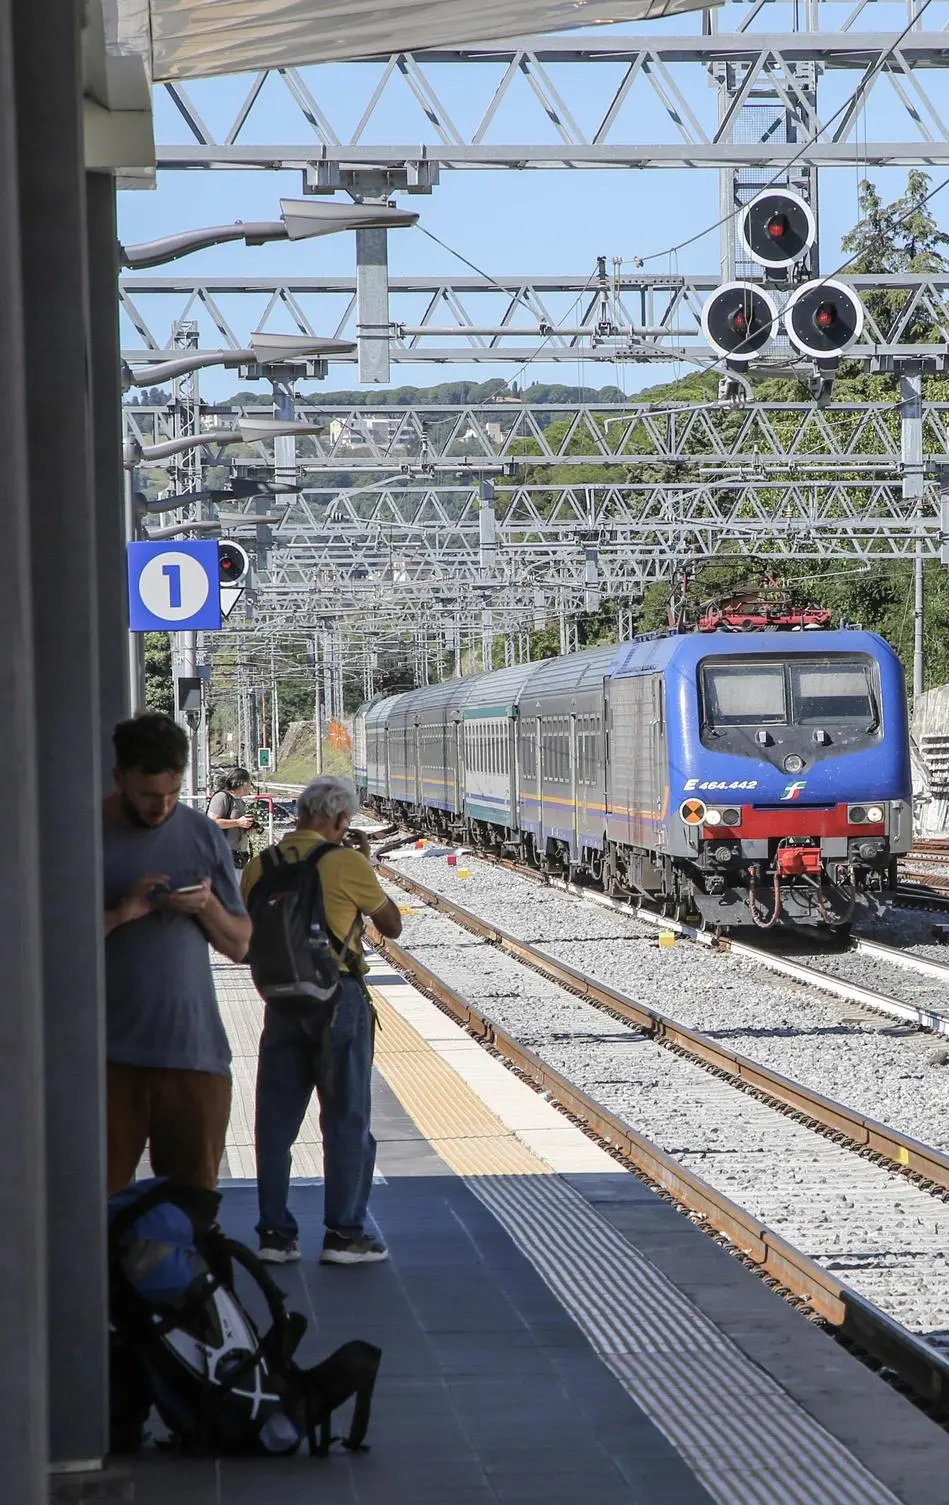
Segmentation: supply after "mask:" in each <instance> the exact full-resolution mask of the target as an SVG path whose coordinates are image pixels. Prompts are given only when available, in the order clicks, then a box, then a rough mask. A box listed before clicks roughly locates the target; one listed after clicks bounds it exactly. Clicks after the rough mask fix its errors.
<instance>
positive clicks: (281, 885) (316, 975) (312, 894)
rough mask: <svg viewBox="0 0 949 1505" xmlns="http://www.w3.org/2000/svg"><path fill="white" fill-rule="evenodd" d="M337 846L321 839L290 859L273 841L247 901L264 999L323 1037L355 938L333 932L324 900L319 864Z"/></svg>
mask: <svg viewBox="0 0 949 1505" xmlns="http://www.w3.org/2000/svg"><path fill="white" fill-rule="evenodd" d="M338 850H339V848H338V847H337V846H335V845H334V843H333V842H331V841H326V842H321V843H320V845H319V846H318V847H315V848H314V850H313V851H312V852H309V853H308V854H307V855H306V857H304V858H302V859H301V860H300V861H298V862H288V861H287V859H286V857H285V856H284V854H283V853H282V852H281V851H280V849H279V847H268V848H267V850H266V851H265V852H262V853H261V857H260V862H261V873H260V877H259V878H258V880H257V882H256V883H255V884H254V887H253V888H252V889H251V893H250V899H249V901H248V906H247V907H248V912H249V914H250V918H251V922H252V924H253V933H252V935H251V942H250V950H249V951H248V953H247V960H248V962H249V963H250V970H251V976H252V977H253V979H254V986H255V987H256V989H257V991H258V993H259V994H260V996H261V997H262V998H263V999H264V1001H265V1003H268V1004H269V1005H270V1006H271V1008H274V1009H277V1010H278V1011H279V1012H281V1013H287V1014H290V1015H292V1016H293V1017H294V1018H296V1019H298V1020H299V1021H300V1023H301V1025H302V1026H303V1028H304V1030H305V1032H306V1033H307V1035H309V1036H310V1037H311V1038H312V1039H313V1040H315V1041H318V1042H321V1041H322V1039H323V1037H324V1034H325V1032H326V1031H327V1030H328V1029H329V1027H330V1025H331V1024H332V1022H333V1018H334V1016H335V1013H336V1004H337V1000H338V998H339V990H340V981H341V979H340V966H341V961H342V960H343V958H344V956H345V952H346V948H347V947H348V945H349V941H350V939H351V935H350V936H347V937H346V940H345V942H341V941H339V940H338V939H337V937H336V936H334V935H333V933H332V931H331V930H330V928H329V926H328V925H327V923H326V911H325V908H324V905H323V885H322V883H321V882H320V875H319V864H320V862H321V861H322V859H323V858H324V857H325V856H326V854H327V852H335V851H338ZM357 923H358V921H357Z"/></svg>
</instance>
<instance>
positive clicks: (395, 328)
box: [120, 271, 949, 366]
mask: <svg viewBox="0 0 949 1505" xmlns="http://www.w3.org/2000/svg"><path fill="white" fill-rule="evenodd" d="M844 276H845V277H846V281H847V282H848V283H849V284H850V285H852V286H853V287H854V288H855V289H856V290H857V292H858V293H859V294H860V296H861V298H862V300H863V302H864V307H865V310H866V315H867V317H866V328H865V332H864V335H863V337H862V339H861V343H860V345H859V346H856V345H855V346H853V347H852V348H851V350H850V351H849V352H848V354H849V355H850V356H851V357H852V358H872V357H873V356H874V355H875V354H886V355H887V356H890V357H893V356H898V355H912V354H918V355H923V354H925V353H926V351H927V350H930V351H932V352H933V353H938V354H945V351H946V349H947V348H949V297H947V295H949V275H945V274H943V275H939V276H925V275H918V276H911V275H905V276H904V275H900V276H895V275H893V276H890V275H879V276H854V277H850V276H847V275H846V273H844ZM720 284H721V277H720V275H719V274H718V273H712V274H709V275H708V276H703V275H683V276H671V275H666V276H663V275H661V274H649V273H641V274H633V273H626V272H620V271H615V272H610V273H608V274H607V275H605V276H604V277H599V276H598V275H597V273H596V272H595V271H594V272H593V273H592V274H590V275H588V276H587V277H585V278H584V277H582V276H563V277H497V278H490V279H488V278H482V277H457V278H449V277H436V278H431V277H393V278H391V279H390V287H389V299H390V316H391V321H392V322H391V337H390V342H389V348H390V354H391V358H392V359H393V360H394V361H400V362H407V363H412V362H424V363H426V364H428V363H431V362H433V361H435V362H438V361H445V362H453V361H462V362H465V363H468V364H470V363H472V362H488V363H490V364H492V365H495V364H497V363H498V362H516V363H518V364H524V363H529V362H533V361H535V360H541V361H543V362H544V363H546V362H548V361H571V362H576V361H577V360H589V361H606V362H609V363H612V362H616V361H623V360H627V361H634V362H640V361H651V360H658V361H671V360H686V361H690V362H693V363H694V364H695V365H698V366H703V365H710V364H712V363H713V362H714V360H715V358H714V356H713V355H712V353H711V352H710V350H709V348H708V345H707V343H706V342H705V339H704V337H703V334H702V330H701V313H702V305H703V304H704V303H705V301H706V299H707V298H708V297H709V296H710V295H711V293H712V292H713V291H714V290H715V288H717V287H718V286H720ZM120 313H121V317H122V323H123V330H122V340H123V345H124V347H125V348H124V349H123V355H124V358H125V359H126V360H127V361H128V362H129V363H130V364H133V365H137V366H141V365H142V364H143V363H145V362H147V361H148V360H154V361H155V362H158V361H161V360H167V359H171V358H172V355H173V354H174V353H176V352H175V351H174V347H173V346H172V344H171V337H172V329H173V327H174V326H175V325H176V324H180V323H182V322H186V321H192V322H195V323H196V324H197V326H198V328H199V329H200V331H201V343H202V347H205V346H206V347H208V348H209V349H215V348H218V347H219V348H220V349H221V350H222V351H233V350H244V349H246V348H247V346H248V341H249V339H250V336H251V333H260V332H270V333H291V332H292V333H297V334H301V335H306V336H310V337H315V336H316V335H331V336H332V337H333V338H335V339H352V340H354V339H356V338H357V336H358V334H359V330H358V327H357V303H356V282H355V279H353V278H346V277H334V278H323V279H319V280H316V279H301V278H286V279H272V278H264V277H257V278H235V277H224V278H201V279H194V278H188V279H184V278H180V277H126V278H123V280H122V283H121V288H120ZM169 314H171V323H170V324H169V325H168V326H167V329H166V327H165V326H164V324H162V325H159V324H158V322H157V321H158V319H159V318H161V319H162V320H163V321H164V320H167V319H168V318H169ZM921 326H922V327H924V328H925V329H926V331H927V337H928V339H929V341H931V343H930V344H927V345H922V346H921V345H920V343H919V342H918V331H919V328H920V327H921ZM133 339H134V340H136V343H134V344H133V343H132V340H133ZM178 353H180V352H178ZM792 354H793V352H791V351H790V348H789V346H788V343H787V340H786V338H785V337H784V336H783V335H782V333H781V331H780V330H778V331H776V345H775V349H774V351H773V353H772V354H771V355H769V356H767V357H766V358H765V359H764V360H763V361H762V362H761V363H759V364H760V365H766V364H767V363H768V361H769V360H770V361H772V362H775V361H776V362H778V363H779V364H783V365H785V366H786V365H787V364H788V363H789V361H790V360H791V356H792ZM353 359H354V357H353V356H352V355H342V356H338V357H336V356H331V357H330V360H333V361H337V360H338V361H343V362H349V361H352V360H353Z"/></svg>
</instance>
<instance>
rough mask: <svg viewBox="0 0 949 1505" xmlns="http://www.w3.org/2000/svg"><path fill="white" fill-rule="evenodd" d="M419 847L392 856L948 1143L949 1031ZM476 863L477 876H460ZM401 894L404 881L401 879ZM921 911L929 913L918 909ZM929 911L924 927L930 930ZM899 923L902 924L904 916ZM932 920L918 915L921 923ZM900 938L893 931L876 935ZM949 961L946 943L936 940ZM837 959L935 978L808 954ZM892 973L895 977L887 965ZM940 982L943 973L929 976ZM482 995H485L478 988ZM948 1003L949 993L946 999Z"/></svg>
mask: <svg viewBox="0 0 949 1505" xmlns="http://www.w3.org/2000/svg"><path fill="white" fill-rule="evenodd" d="M429 851H430V852H431V853H432V855H431V856H426V855H425V854H421V853H417V852H415V851H414V850H413V851H409V852H407V853H405V854H401V853H400V854H396V855H395V861H393V859H392V858H389V859H387V860H389V861H393V866H395V867H398V868H399V869H400V870H403V871H405V873H406V875H407V876H409V877H415V878H417V879H418V881H419V882H420V883H424V884H426V885H427V886H428V887H430V888H432V889H434V890H436V891H437V892H438V893H443V894H445V895H446V896H447V897H449V898H451V899H452V900H454V901H455V902H456V903H458V904H461V905H463V906H464V907H465V908H467V909H470V910H472V912H473V913H475V914H478V915H479V916H482V917H483V918H484V919H486V920H489V921H490V922H492V923H494V924H496V925H498V926H500V927H502V928H503V929H505V930H507V931H509V932H510V933H511V934H512V935H515V936H517V937H519V938H520V939H522V940H527V941H531V942H533V943H534V944H536V945H539V946H542V947H543V948H544V949H545V950H547V951H549V952H550V953H551V954H552V955H554V956H556V957H558V958H560V959H562V960H564V961H567V962H569V963H570V965H571V966H574V967H577V968H578V969H580V970H581V971H584V972H589V973H590V975H591V976H593V977H596V978H597V979H598V980H599V981H602V982H605V983H606V984H608V985H609V986H610V987H614V988H616V989H618V990H619V991H621V992H624V993H627V994H629V995H630V996H631V997H632V998H634V999H636V1001H637V1002H641V1003H644V1004H645V1005H646V1006H647V1007H649V1008H653V1009H656V1010H659V1011H660V1012H662V1013H665V1014H669V1015H671V1016H672V1018H674V1019H676V1020H678V1021H679V1022H680V1023H682V1024H684V1025H686V1026H688V1027H689V1028H691V1029H700V1030H702V1031H704V1032H705V1033H706V1034H709V1035H711V1036H712V1038H714V1039H716V1040H718V1041H720V1042H721V1043H722V1044H724V1045H727V1046H728V1047H729V1049H732V1050H735V1051H739V1052H741V1053H742V1054H744V1055H747V1056H750V1057H751V1058H752V1059H753V1060H755V1061H760V1062H761V1063H762V1064H764V1065H766V1066H770V1067H771V1068H772V1069H773V1070H775V1071H779V1072H781V1073H783V1075H785V1076H789V1077H792V1078H794V1079H795V1080H796V1081H800V1082H803V1083H805V1084H806V1085H807V1086H809V1087H811V1088H813V1089H814V1090H815V1091H817V1092H821V1093H823V1094H824V1095H825V1096H827V1097H831V1098H835V1099H837V1100H838V1101H841V1102H844V1103H846V1104H847V1106H848V1107H851V1108H853V1109H855V1110H857V1111H858V1112H861V1113H866V1114H869V1115H871V1116H872V1117H874V1118H877V1119H881V1120H883V1121H884V1122H885V1123H888V1124H892V1125H893V1127H894V1128H898V1129H901V1130H902V1131H903V1132H904V1133H906V1134H910V1135H912V1136H913V1137H914V1138H916V1139H920V1140H923V1141H924V1142H925V1143H927V1144H932V1145H935V1146H936V1147H937V1148H939V1149H943V1150H946V1151H949V1041H946V1040H945V1039H944V1038H942V1037H940V1036H935V1035H931V1034H928V1033H926V1032H924V1031H919V1030H916V1029H915V1027H913V1026H911V1025H904V1024H901V1023H899V1022H897V1021H895V1020H888V1019H885V1018H883V1017H882V1016H880V1015H878V1014H875V1013H872V1012H871V1011H870V1010H868V1009H864V1008H861V1007H860V1006H859V1005H856V1004H850V1003H845V1002H843V1001H842V1000H840V999H835V998H833V997H831V996H829V995H828V994H825V993H821V992H818V991H817V990H816V989H812V988H807V987H804V986H803V985H800V984H794V983H785V982H782V981H781V979H780V978H778V977H776V976H775V974H774V973H770V972H767V971H765V970H764V969H763V968H762V967H758V966H756V965H755V964H754V963H753V962H749V961H745V960H744V959H742V958H740V957H736V956H731V955H729V954H728V953H727V952H721V953H712V952H710V951H709V950H708V949H707V948H706V947H704V946H700V945H696V944H693V943H690V942H688V941H683V940H680V941H677V942H676V944H675V945H674V946H673V947H672V948H670V949H668V950H666V949H660V948H659V946H658V944H657V939H656V930H655V928H654V927H653V926H647V925H645V924H643V923H641V922H637V921H636V920H635V919H634V918H633V917H632V916H627V915H623V914H619V913H617V912H615V911H613V910H610V909H607V908H604V907H603V906H602V905H596V904H592V903H584V902H582V901H581V900H579V899H577V898H575V897H572V896H571V895H568V894H563V893H559V892H558V891H557V890H556V889H551V888H546V887H543V886H542V885H540V884H538V883H535V882H534V881H532V880H531V879H529V878H526V877H522V876H520V875H519V874H517V873H512V872H510V871H506V870H504V869H501V868H497V867H493V866H491V865H490V864H487V863H483V862H479V861H478V860H477V859H476V858H474V857H468V856H464V857H459V859H458V864H459V865H458V867H457V868H452V867H449V866H448V865H447V863H446V861H445V858H444V856H437V855H434V854H435V852H437V851H438V849H437V848H430V849H429ZM460 870H466V871H467V872H468V874H469V876H468V877H467V878H466V879H465V878H461V877H459V876H458V874H459V871H460ZM393 893H394V894H397V895H398V896H399V902H400V903H404V902H407V901H408V899H407V895H406V894H405V893H404V891H400V890H395V889H394V890H393ZM911 918H912V919H914V920H915V919H922V918H923V917H921V916H920V917H917V916H915V915H911ZM931 924H932V922H931V920H930V921H929V928H928V931H926V933H931ZM894 928H895V927H894ZM924 930H925V927H924V926H923V925H921V926H919V933H923V932H924ZM875 938H878V939H881V940H884V939H885V940H887V941H889V942H890V943H891V944H892V943H894V940H895V936H894V934H893V933H891V934H889V935H886V936H884V935H882V934H875ZM929 949H931V950H932V951H934V952H935V953H937V954H936V957H935V959H936V960H939V961H946V960H947V952H946V949H945V948H942V947H939V946H935V947H932V948H929ZM800 959H801V960H805V961H807V963H808V964H809V965H813V966H822V967H825V966H828V964H829V963H830V964H832V965H833V967H834V969H835V970H836V968H837V967H838V966H839V967H840V971H841V974H842V975H846V976H847V977H848V978H853V980H855V981H856V980H858V978H857V976H856V975H855V974H854V972H853V971H852V970H851V968H852V966H853V964H854V963H856V964H857V968H858V969H859V973H860V977H859V980H860V981H862V982H863V983H864V985H865V986H870V987H873V988H875V989H876V991H879V992H888V991H890V988H889V987H888V983H889V981H890V979H891V978H892V979H893V980H894V982H895V980H896V978H897V977H898V980H899V984H900V990H899V991H898V992H897V991H896V988H895V987H894V988H893V990H892V991H893V994H894V996H896V997H908V998H909V999H910V1000H911V1001H917V1002H918V1001H919V998H918V996H917V992H918V991H921V990H922V986H923V985H924V984H925V983H926V981H927V980H926V979H924V978H920V977H917V976H916V975H915V974H913V973H909V972H905V971H902V970H900V969H897V968H895V967H894V966H892V965H891V964H883V963H881V964H878V967H877V969H876V970H874V969H873V968H872V966H871V967H868V966H867V965H866V959H865V958H863V957H860V956H858V955H851V954H848V955H846V956H830V957H818V956H816V955H810V956H807V957H803V956H802V957H800ZM884 972H885V976H884ZM930 986H936V987H938V984H930ZM473 1001H475V1002H477V998H475V999H474V1000H473ZM942 1006H943V1008H945V1009H946V1011H947V1012H949V997H946V998H945V1000H944V1002H943V1005H942Z"/></svg>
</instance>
